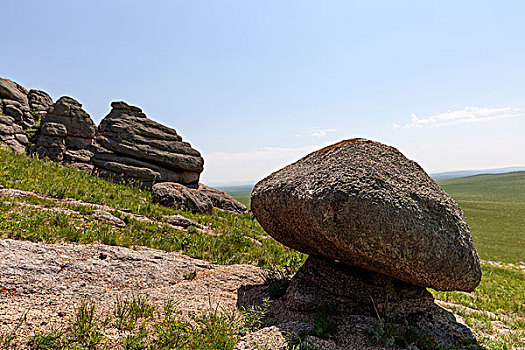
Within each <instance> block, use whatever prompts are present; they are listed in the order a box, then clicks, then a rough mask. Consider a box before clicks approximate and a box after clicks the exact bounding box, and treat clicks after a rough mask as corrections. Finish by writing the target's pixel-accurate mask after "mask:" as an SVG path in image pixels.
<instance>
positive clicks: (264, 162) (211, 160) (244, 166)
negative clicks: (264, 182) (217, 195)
mask: <svg viewBox="0 0 525 350" xmlns="http://www.w3.org/2000/svg"><path fill="white" fill-rule="evenodd" d="M323 146H325V145H308V146H303V147H263V148H260V149H258V150H254V151H249V152H230V153H228V152H212V153H208V154H205V155H204V159H205V162H204V168H205V169H204V173H203V174H202V181H203V182H207V183H211V182H233V181H240V182H257V181H258V180H260V179H262V178H263V177H265V176H267V175H269V174H270V173H271V172H273V171H276V170H278V169H280V168H282V167H284V166H285V165H287V164H291V163H293V162H294V161H296V160H298V159H300V158H301V157H304V156H305V155H307V154H309V153H311V152H313V151H315V150H318V149H320V148H322V147H323Z"/></svg>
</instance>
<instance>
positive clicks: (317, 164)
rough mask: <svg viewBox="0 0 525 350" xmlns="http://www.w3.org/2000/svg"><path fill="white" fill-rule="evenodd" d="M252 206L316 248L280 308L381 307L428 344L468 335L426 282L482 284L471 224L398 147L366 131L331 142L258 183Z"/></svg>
mask: <svg viewBox="0 0 525 350" xmlns="http://www.w3.org/2000/svg"><path fill="white" fill-rule="evenodd" d="M251 208H252V212H253V213H254V215H255V217H256V218H257V220H258V221H259V223H260V224H261V226H262V227H263V228H264V229H265V230H266V231H267V232H268V233H269V234H270V235H271V236H272V237H274V238H275V239H277V240H278V241H280V242H282V243H283V244H285V245H287V246H290V247H292V248H295V249H297V250H299V251H301V252H303V253H307V254H309V255H310V256H309V258H308V259H307V261H306V262H305V264H304V265H303V266H302V267H301V268H300V269H299V271H298V272H297V274H296V275H295V276H294V277H293V278H292V280H291V282H290V285H289V287H288V289H287V291H286V294H285V297H284V303H285V306H286V311H285V312H284V313H283V314H286V313H287V312H303V313H305V314H308V313H311V312H312V311H314V310H316V309H317V308H318V307H319V306H320V305H323V304H331V305H333V306H335V307H336V308H337V309H338V310H339V311H340V312H342V313H344V315H345V316H344V317H345V318H354V319H365V318H367V317H368V318H369V319H370V318H371V319H373V318H374V316H375V318H376V320H377V319H379V321H381V322H387V321H388V323H389V324H388V325H385V324H383V325H382V326H381V327H394V328H392V329H393V330H394V329H395V330H399V331H402V332H406V333H404V334H408V333H410V332H413V331H414V332H415V331H417V332H418V333H420V332H421V334H423V335H425V337H427V336H428V337H429V341H430V343H432V344H441V345H444V346H447V347H448V346H459V347H460V348H462V347H463V345H464V343H463V342H464V341H469V342H470V341H472V339H473V338H472V334H471V333H470V331H469V329H468V328H467V327H465V326H464V325H460V324H458V323H457V322H456V321H455V319H454V316H453V315H452V313H451V312H449V311H447V310H445V309H443V308H441V307H439V306H438V305H436V304H435V303H434V299H433V297H432V295H431V294H430V293H429V292H428V291H427V290H426V288H427V287H432V288H435V289H438V290H447V291H448V290H463V291H472V290H473V289H474V288H476V286H477V285H478V284H479V282H480V280H481V268H480V264H479V259H478V255H477V253H476V249H475V248H474V245H473V243H472V239H471V237H470V232H469V228H468V224H467V222H466V221H465V218H464V216H463V213H462V211H461V209H460V208H459V207H458V205H457V204H456V203H455V202H454V200H453V199H452V198H451V197H450V196H449V195H448V194H446V193H445V191H443V190H442V189H441V188H440V187H439V186H438V185H437V184H436V183H435V182H434V181H433V180H432V179H431V178H430V177H429V176H428V175H427V174H426V173H425V172H424V171H423V169H421V167H420V166H419V165H417V164H416V163H415V162H413V161H411V160H409V159H407V158H406V157H405V156H403V155H402V154H401V153H400V152H399V151H398V150H396V149H395V148H393V147H389V146H386V145H383V144H381V143H379V142H374V141H370V140H365V139H351V140H345V141H342V142H339V143H336V144H334V145H331V146H328V147H325V148H323V149H321V150H319V151H316V152H313V153H311V154H309V155H308V156H306V157H304V158H302V159H300V160H299V161H297V162H296V163H294V164H291V165H288V166H287V167H285V168H283V169H281V170H279V171H277V172H275V173H273V174H271V175H270V176H268V177H267V178H265V179H263V180H261V181H260V182H259V183H257V185H256V186H255V188H254V190H253V192H252V197H251ZM385 320H387V321H385ZM354 324H355V325H358V324H359V322H355V323H354ZM361 324H362V322H361ZM336 337H337V336H336ZM344 338H345V337H343V338H340V339H337V340H338V342H339V343H342V344H344V343H345V339H344ZM342 348H348V347H345V346H343V347H342Z"/></svg>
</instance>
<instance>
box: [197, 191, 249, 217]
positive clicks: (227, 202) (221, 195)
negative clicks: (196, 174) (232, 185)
mask: <svg viewBox="0 0 525 350" xmlns="http://www.w3.org/2000/svg"><path fill="white" fill-rule="evenodd" d="M197 191H198V192H199V193H202V194H204V195H206V196H207V197H208V198H209V199H210V200H211V202H212V203H213V206H214V207H215V208H219V209H222V210H226V211H229V212H232V213H237V214H242V213H245V212H246V206H245V205H244V204H242V203H240V202H238V201H237V200H236V199H235V198H233V197H232V196H230V195H229V194H228V193H226V192H223V191H221V190H218V189H216V188H213V187H210V186H206V185H204V184H199V188H198V189H197Z"/></svg>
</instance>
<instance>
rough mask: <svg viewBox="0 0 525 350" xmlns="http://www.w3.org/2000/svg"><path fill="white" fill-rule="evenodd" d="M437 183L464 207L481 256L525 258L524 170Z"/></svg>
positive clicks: (504, 260) (521, 259)
mask: <svg viewBox="0 0 525 350" xmlns="http://www.w3.org/2000/svg"><path fill="white" fill-rule="evenodd" d="M439 184H440V185H441V186H442V187H443V188H444V189H445V191H447V192H448V193H449V194H450V195H451V196H452V197H453V198H454V199H455V200H456V201H457V202H458V204H459V206H460V207H461V209H463V211H464V213H465V217H466V218H467V221H468V223H469V225H470V230H471V232H472V237H473V239H474V243H475V245H476V248H477V250H478V253H479V255H480V257H481V258H482V259H488V260H497V261H503V262H510V263H516V262H519V261H525V172H523V171H521V172H514V173H507V174H498V175H477V176H471V177H465V178H459V179H452V180H444V181H441V182H439Z"/></svg>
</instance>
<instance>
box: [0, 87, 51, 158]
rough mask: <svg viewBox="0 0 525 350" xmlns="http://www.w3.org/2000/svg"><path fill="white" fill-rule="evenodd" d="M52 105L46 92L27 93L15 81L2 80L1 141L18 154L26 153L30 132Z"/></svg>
mask: <svg viewBox="0 0 525 350" xmlns="http://www.w3.org/2000/svg"><path fill="white" fill-rule="evenodd" d="M52 103H53V101H52V99H51V97H49V95H48V94H47V93H45V92H44V91H40V90H31V91H27V90H26V89H25V88H24V87H22V86H21V85H19V84H17V83H15V82H14V81H11V80H8V79H3V78H0V141H2V142H4V143H5V144H6V145H8V146H9V147H10V148H11V149H13V150H14V151H15V152H17V153H25V151H26V148H27V146H28V144H29V139H28V135H31V133H30V132H28V130H31V129H32V128H33V127H34V126H35V124H36V123H37V122H38V120H35V119H39V118H40V116H42V115H45V113H46V112H47V110H48V109H49V107H50V106H51V104H52Z"/></svg>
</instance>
